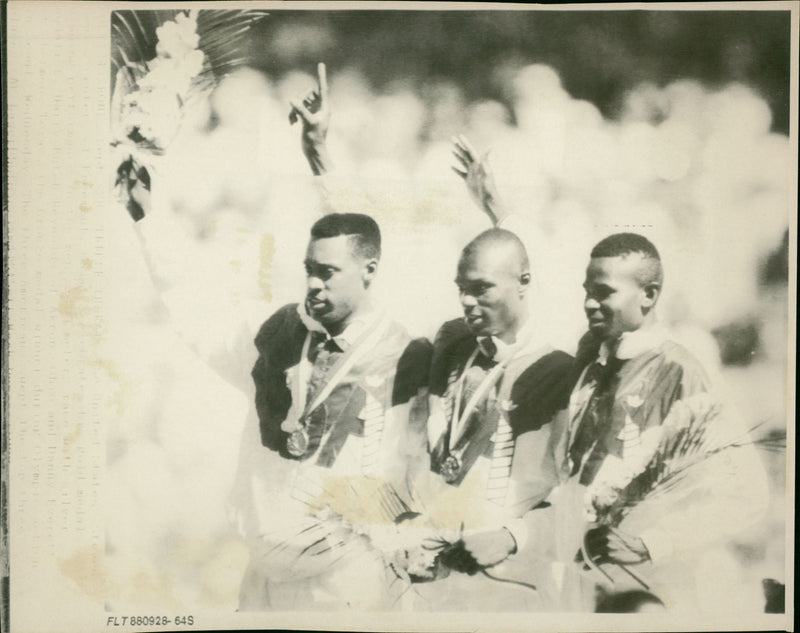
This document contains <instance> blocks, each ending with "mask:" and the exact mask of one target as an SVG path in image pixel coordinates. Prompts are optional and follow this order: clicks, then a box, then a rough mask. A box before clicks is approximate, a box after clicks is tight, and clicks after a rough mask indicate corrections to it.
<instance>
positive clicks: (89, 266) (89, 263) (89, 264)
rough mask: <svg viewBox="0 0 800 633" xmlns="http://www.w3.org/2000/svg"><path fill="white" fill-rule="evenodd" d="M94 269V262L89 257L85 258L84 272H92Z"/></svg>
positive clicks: (82, 263)
mask: <svg viewBox="0 0 800 633" xmlns="http://www.w3.org/2000/svg"><path fill="white" fill-rule="evenodd" d="M93 267H94V262H93V261H92V260H91V259H89V258H88V257H84V258H83V259H82V260H81V268H83V269H84V270H91V269H92V268H93Z"/></svg>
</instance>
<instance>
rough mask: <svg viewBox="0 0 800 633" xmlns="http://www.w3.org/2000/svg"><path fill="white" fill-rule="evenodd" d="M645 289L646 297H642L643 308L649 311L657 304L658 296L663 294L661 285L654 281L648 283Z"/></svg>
mask: <svg viewBox="0 0 800 633" xmlns="http://www.w3.org/2000/svg"><path fill="white" fill-rule="evenodd" d="M643 290H644V298H643V299H642V308H643V309H644V310H645V312H649V311H650V310H652V309H653V307H654V306H655V305H656V302H657V301H658V297H659V296H660V295H661V285H660V284H659V283H657V282H655V281H653V282H651V283H649V284H646V285H645V286H644V288H643Z"/></svg>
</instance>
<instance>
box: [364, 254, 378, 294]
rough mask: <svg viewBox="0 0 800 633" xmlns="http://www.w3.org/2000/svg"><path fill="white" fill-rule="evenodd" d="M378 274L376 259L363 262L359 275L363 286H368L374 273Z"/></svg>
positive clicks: (373, 277)
mask: <svg viewBox="0 0 800 633" xmlns="http://www.w3.org/2000/svg"><path fill="white" fill-rule="evenodd" d="M377 274H378V260H377V259H368V260H367V261H365V262H364V272H363V274H362V275H361V278H362V279H363V280H364V287H365V288H369V285H370V284H371V283H372V280H373V279H375V275H377Z"/></svg>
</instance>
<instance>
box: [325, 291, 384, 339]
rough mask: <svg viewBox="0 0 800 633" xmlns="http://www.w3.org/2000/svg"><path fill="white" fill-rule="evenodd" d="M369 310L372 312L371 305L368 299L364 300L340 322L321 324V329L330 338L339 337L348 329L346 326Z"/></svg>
mask: <svg viewBox="0 0 800 633" xmlns="http://www.w3.org/2000/svg"><path fill="white" fill-rule="evenodd" d="M371 310H372V303H371V302H370V301H369V299H365V300H364V301H362V302H361V303H360V304H359V305H358V307H357V308H356V309H355V310H353V311H352V312H351V313H350V314H348V315H347V316H346V317H345V318H344V319H342V320H341V321H337V322H336V323H330V324H328V325H324V324H323V327H324V328H325V330H326V331H327V332H328V334H329V335H330V336H331V337H334V336H339V335H340V334H341V333H342V332H344V331H345V330H346V329H347V328H348V326H349V325H350V324H351V323H352V322H353V321H355V320H356V319H358V318H360V317H361V316H363V315H365V314H367V313H369V312H370V311H371Z"/></svg>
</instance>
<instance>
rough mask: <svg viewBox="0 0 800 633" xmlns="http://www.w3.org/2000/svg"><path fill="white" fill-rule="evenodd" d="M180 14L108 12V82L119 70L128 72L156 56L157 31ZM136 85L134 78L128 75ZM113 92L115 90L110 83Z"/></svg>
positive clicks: (171, 12)
mask: <svg viewBox="0 0 800 633" xmlns="http://www.w3.org/2000/svg"><path fill="white" fill-rule="evenodd" d="M178 13H179V11H175V10H172V11H130V10H125V11H113V12H112V13H111V80H112V82H113V81H114V79H115V78H116V76H117V72H118V71H119V70H120V69H128V70H130V69H131V68H133V67H136V66H137V65H139V64H141V66H142V67H143V69H145V70H146V68H147V62H148V61H149V60H151V59H153V58H154V57H155V56H156V44H157V43H158V37H157V36H156V29H157V28H158V27H159V26H161V25H162V24H164V22H168V21H170V20H174V19H175V16H176V15H178ZM131 79H132V80H133V81H134V82H135V80H136V78H135V77H133V76H131ZM111 87H112V90H113V88H114V86H113V83H112V86H111Z"/></svg>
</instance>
